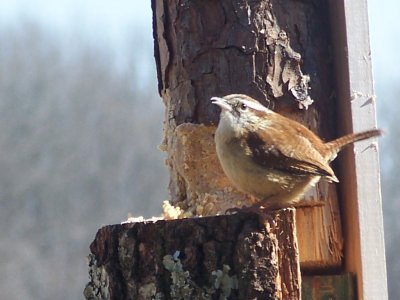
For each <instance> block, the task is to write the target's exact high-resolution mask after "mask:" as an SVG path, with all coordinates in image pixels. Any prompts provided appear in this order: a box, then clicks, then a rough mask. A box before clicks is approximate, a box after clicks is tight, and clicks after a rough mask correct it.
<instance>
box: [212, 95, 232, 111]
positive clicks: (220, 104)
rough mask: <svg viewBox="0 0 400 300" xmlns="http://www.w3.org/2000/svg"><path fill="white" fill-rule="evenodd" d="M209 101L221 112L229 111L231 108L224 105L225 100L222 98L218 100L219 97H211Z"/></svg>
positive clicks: (226, 104)
mask: <svg viewBox="0 0 400 300" xmlns="http://www.w3.org/2000/svg"><path fill="white" fill-rule="evenodd" d="M211 101H212V103H213V104H216V105H218V106H219V107H221V109H222V111H224V110H225V111H231V110H232V107H231V106H230V105H229V104H228V103H226V100H225V99H224V98H219V97H212V98H211Z"/></svg>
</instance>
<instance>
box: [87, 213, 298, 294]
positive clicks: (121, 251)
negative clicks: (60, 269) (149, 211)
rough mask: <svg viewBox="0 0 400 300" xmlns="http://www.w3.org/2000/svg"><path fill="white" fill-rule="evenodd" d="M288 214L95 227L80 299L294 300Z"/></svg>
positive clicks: (291, 229)
mask: <svg viewBox="0 0 400 300" xmlns="http://www.w3.org/2000/svg"><path fill="white" fill-rule="evenodd" d="M294 217H295V213H294V210H293V209H285V210H280V211H278V212H275V213H271V214H269V215H266V216H265V217H264V218H263V220H261V221H262V222H260V220H259V216H258V215H257V214H253V213H246V214H245V213H239V214H235V215H224V216H215V217H204V218H190V219H179V220H172V221H165V220H159V221H156V222H139V223H126V224H122V225H111V226H105V227H103V228H101V229H100V230H99V231H98V233H97V235H96V238H95V240H94V242H93V243H92V244H91V246H90V249H91V254H90V256H89V260H90V263H89V266H90V272H89V274H90V282H89V283H88V284H87V286H86V289H85V293H84V294H85V297H86V299H300V266H299V263H298V262H299V260H298V248H297V244H296V237H295V228H294V227H293V224H294Z"/></svg>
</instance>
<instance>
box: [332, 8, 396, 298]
mask: <svg viewBox="0 0 400 300" xmlns="http://www.w3.org/2000/svg"><path fill="white" fill-rule="evenodd" d="M330 5H331V13H332V16H331V18H332V24H334V26H333V32H334V36H333V42H334V53H335V61H336V64H335V67H336V84H337V88H336V90H337V96H338V105H339V108H340V109H339V111H340V118H339V120H340V121H341V122H339V125H340V131H341V132H342V133H348V132H357V131H362V130H365V129H368V128H373V127H375V126H376V117H375V114H376V107H375V105H376V103H375V100H376V99H375V94H374V89H373V79H372V65H371V49H370V45H369V32H368V14H367V1H366V0H352V1H343V0H339V1H337V0H331V1H330ZM351 150H352V149H348V150H347V151H346V152H345V153H344V155H343V156H342V159H341V161H340V170H341V177H342V178H343V180H342V183H341V185H340V187H341V200H342V201H341V207H342V213H343V221H344V222H343V223H344V232H345V270H346V271H349V272H352V273H354V274H356V280H357V291H358V299H387V298H388V293H387V280H386V262H385V248H384V246H385V245H384V238H383V217H382V201H381V193H380V178H379V161H378V147H377V144H372V145H371V143H370V142H362V143H359V144H356V145H355V146H354V149H353V151H351Z"/></svg>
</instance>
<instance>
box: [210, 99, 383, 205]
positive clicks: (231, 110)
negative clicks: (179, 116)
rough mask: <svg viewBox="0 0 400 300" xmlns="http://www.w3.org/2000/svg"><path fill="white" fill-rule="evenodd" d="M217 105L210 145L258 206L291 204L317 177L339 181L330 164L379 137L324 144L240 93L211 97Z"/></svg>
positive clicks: (365, 134) (360, 136)
mask: <svg viewBox="0 0 400 300" xmlns="http://www.w3.org/2000/svg"><path fill="white" fill-rule="evenodd" d="M212 100H214V101H213V103H215V104H217V105H218V106H220V107H221V109H222V111H221V117H220V122H219V125H218V128H217V131H216V135H215V141H216V149H217V154H218V158H219V160H220V162H221V165H222V168H223V170H224V172H225V174H226V175H227V176H228V178H229V179H230V180H231V181H232V183H233V184H234V185H235V186H236V187H237V188H238V189H240V190H242V191H244V192H247V193H250V194H252V195H254V196H256V197H257V198H259V199H260V203H261V204H262V205H267V206H268V204H274V206H276V204H279V205H280V206H282V207H285V206H290V205H292V204H293V203H294V202H296V201H297V200H298V199H299V197H300V196H302V195H303V194H304V193H305V192H306V191H307V190H308V189H309V188H310V187H311V186H312V185H314V184H315V183H316V182H318V180H319V179H320V178H321V177H324V178H325V179H326V180H328V181H335V182H338V179H337V177H336V175H335V173H334V172H333V170H332V168H331V167H330V166H329V163H330V162H331V161H332V160H333V159H335V157H336V155H337V153H338V152H339V151H340V150H342V149H343V147H345V146H346V145H349V144H351V143H354V142H357V141H360V140H364V139H368V138H371V137H374V136H379V135H381V131H380V130H378V129H374V130H369V131H365V132H362V133H356V134H349V135H346V136H343V137H341V138H338V139H336V140H333V141H331V142H328V143H325V142H323V141H322V140H321V139H320V138H319V137H318V136H317V135H315V134H314V133H313V132H312V131H310V130H309V129H308V128H306V127H305V126H303V125H301V124H300V123H298V122H296V121H294V120H291V119H289V118H286V117H284V116H282V115H280V114H277V113H275V112H273V111H271V110H269V109H267V108H266V107H264V106H262V105H261V104H260V103H259V102H258V101H256V100H254V99H252V98H250V97H248V96H246V95H241V94H233V95H228V96H225V97H223V98H217V97H214V98H212Z"/></svg>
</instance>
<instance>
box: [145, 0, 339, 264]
mask: <svg viewBox="0 0 400 300" xmlns="http://www.w3.org/2000/svg"><path fill="white" fill-rule="evenodd" d="M152 6H153V29H154V41H155V58H156V64H157V71H158V82H159V92H160V94H161V96H162V97H163V101H164V104H165V106H166V113H165V127H164V129H165V130H164V131H165V132H164V136H165V138H164V141H163V145H162V149H163V150H165V151H166V152H167V165H168V167H169V169H170V178H171V179H170V185H169V189H170V194H171V201H172V203H173V205H175V206H179V207H180V211H181V212H182V215H186V216H190V215H213V214H217V213H221V212H223V211H224V210H225V208H226V207H227V206H238V203H240V204H239V206H241V205H245V204H246V203H247V200H248V197H246V196H243V194H241V193H238V192H237V191H236V190H235V189H234V188H233V187H232V186H231V185H230V184H229V181H227V179H226V177H225V176H224V174H223V173H222V172H220V168H219V166H218V161H215V159H210V160H207V159H206V158H208V157H209V158H214V157H215V154H214V153H213V151H214V149H215V147H214V145H213V144H212V134H213V129H205V127H203V126H201V125H199V126H198V127H196V126H194V125H191V126H192V127H190V129H188V128H189V127H188V125H187V124H188V123H191V124H204V125H206V126H208V125H213V124H214V125H215V124H216V123H217V122H218V109H217V108H216V107H215V106H213V105H212V104H211V103H210V101H209V99H210V97H212V96H223V95H226V94H231V93H245V94H248V95H250V96H253V97H254V98H256V99H258V100H261V101H263V102H264V104H266V105H269V106H270V107H271V108H273V109H274V110H276V111H278V112H280V113H282V114H285V115H288V116H290V117H291V118H294V119H296V120H298V121H301V122H302V123H304V124H306V125H307V126H308V127H310V128H311V129H312V130H314V131H315V132H316V133H318V134H319V135H320V136H322V137H325V138H327V139H329V138H332V137H333V136H335V130H334V129H333V128H335V127H336V126H335V124H334V116H335V103H334V100H335V98H334V90H333V79H332V74H333V71H332V70H333V67H332V61H331V55H330V48H331V45H330V44H329V43H330V28H329V14H328V6H327V1H316V0H314V1H313V0H304V1H294V0H293V1H281V0H260V1H247V0H239V1H232V0H221V1H211V0H193V1H185V0H153V1H152ZM267 97H268V99H269V103H268V102H267V101H266V100H265V99H266V98H267ZM312 100H313V101H314V102H313V103H312ZM311 103H312V104H311ZM299 107H302V108H304V107H308V109H307V110H305V109H299ZM182 132H184V133H185V134H184V135H182ZM201 138H205V139H207V140H210V141H211V142H210V143H203V142H200V145H196V143H197V142H198V141H201ZM177 145H179V147H178V149H177ZM205 153H206V154H207V155H204V154H205ZM184 157H186V158H187V159H186V160H185V159H183V158H184ZM193 159H195V160H196V159H197V160H199V161H200V162H201V163H198V162H194V163H191V162H193ZM190 165H191V166H200V165H201V166H203V168H201V169H191V168H190V167H188V166H190ZM200 177H201V178H202V179H201V180H202V183H201V184H196V183H199V178H200ZM215 183H221V185H220V186H218V184H215ZM222 183H223V184H222ZM207 184H209V186H207ZM241 199H242V200H241ZM214 200H215V201H214ZM305 200H306V201H307V200H308V201H310V200H311V201H325V203H326V204H325V205H324V206H322V207H313V208H305V209H299V210H301V211H302V212H300V213H299V214H297V216H298V217H297V227H298V228H299V230H298V232H299V236H298V240H299V248H300V254H301V255H300V257H301V262H302V266H303V267H304V268H309V269H313V268H321V267H322V268H325V267H338V266H340V265H341V258H342V232H341V223H340V214H339V207H338V201H337V195H336V186H335V185H333V184H331V185H329V184H327V183H326V182H321V183H319V184H318V185H317V187H316V188H315V189H313V190H312V191H310V192H309V193H308V194H307V195H306V196H305Z"/></svg>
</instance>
